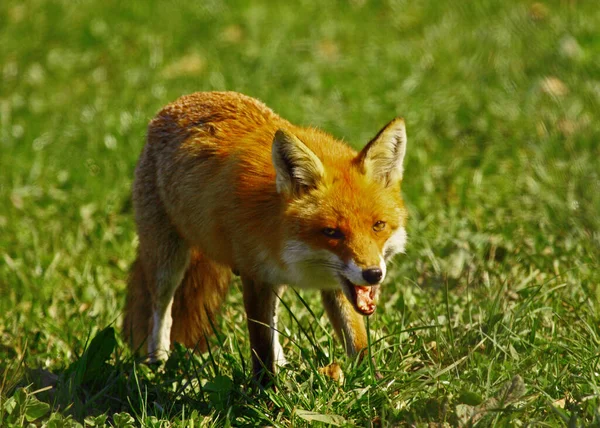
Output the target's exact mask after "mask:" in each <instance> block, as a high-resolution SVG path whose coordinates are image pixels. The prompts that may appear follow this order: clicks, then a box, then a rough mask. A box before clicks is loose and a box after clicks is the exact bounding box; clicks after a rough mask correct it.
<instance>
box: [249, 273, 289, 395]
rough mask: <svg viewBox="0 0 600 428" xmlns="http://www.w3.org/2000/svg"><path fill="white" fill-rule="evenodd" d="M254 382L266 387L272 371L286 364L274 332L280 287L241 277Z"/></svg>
mask: <svg viewBox="0 0 600 428" xmlns="http://www.w3.org/2000/svg"><path fill="white" fill-rule="evenodd" d="M242 284H243V287H244V307H245V309H246V316H247V319H248V332H249V333H250V347H251V352H252V368H253V371H254V379H255V380H256V381H258V383H259V384H260V385H261V386H263V387H266V386H268V385H270V383H271V376H272V374H273V373H275V367H276V366H281V365H284V364H285V363H286V361H285V357H284V356H283V349H282V348H281V344H280V343H279V333H278V332H277V308H278V306H279V299H280V297H281V294H282V293H283V291H284V287H283V286H275V287H274V286H271V285H270V284H262V283H258V282H255V281H253V280H251V279H249V278H245V277H244V276H243V275H242Z"/></svg>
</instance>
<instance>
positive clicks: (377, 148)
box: [357, 117, 406, 187]
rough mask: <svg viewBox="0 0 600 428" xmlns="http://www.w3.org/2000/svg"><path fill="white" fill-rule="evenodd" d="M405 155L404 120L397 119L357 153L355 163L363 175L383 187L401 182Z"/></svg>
mask: <svg viewBox="0 0 600 428" xmlns="http://www.w3.org/2000/svg"><path fill="white" fill-rule="evenodd" d="M405 154H406V127H405V126H404V119H402V118H399V117H397V118H396V119H394V120H392V121H391V122H390V123H388V124H387V125H385V126H384V127H383V129H382V130H381V131H379V133H378V134H377V135H376V136H375V138H373V139H372V140H371V141H370V142H369V144H367V145H366V146H365V148H364V149H362V151H361V152H360V153H359V155H358V157H357V161H358V164H359V167H360V168H361V170H362V172H363V173H364V174H365V175H368V176H370V177H373V178H374V179H375V180H377V181H380V182H382V183H383V184H385V186H386V187H387V186H390V185H393V184H396V183H398V182H400V180H402V173H403V170H404V168H403V166H402V164H403V162H404V155H405Z"/></svg>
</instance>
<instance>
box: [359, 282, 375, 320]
mask: <svg viewBox="0 0 600 428" xmlns="http://www.w3.org/2000/svg"><path fill="white" fill-rule="evenodd" d="M375 291H376V289H375V287H374V286H371V287H366V286H364V285H355V286H354V293H355V295H356V302H355V303H356V307H357V308H358V310H359V311H360V312H362V313H363V314H365V315H371V314H372V313H373V312H374V311H375Z"/></svg>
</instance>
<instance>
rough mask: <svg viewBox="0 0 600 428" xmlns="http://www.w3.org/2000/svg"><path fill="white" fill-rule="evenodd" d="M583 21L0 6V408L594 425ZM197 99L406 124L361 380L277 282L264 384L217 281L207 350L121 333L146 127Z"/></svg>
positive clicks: (34, 3) (344, 130)
mask: <svg viewBox="0 0 600 428" xmlns="http://www.w3.org/2000/svg"><path fill="white" fill-rule="evenodd" d="M599 23H600V8H598V5H597V4H596V2H593V1H575V0H573V1H558V0H556V1H548V2H545V3H541V2H531V1H527V2H526V1H500V0H497V1H496V0H485V1H478V2H456V1H454V2H450V1H435V0H426V1H419V2H408V1H392V0H389V1H383V2H376V1H367V0H352V1H348V2H343V1H331V2H313V1H300V2H294V3H292V2H290V3H289V4H288V3H283V2H279V3H275V2H269V1H267V0H260V1H258V0H257V1H251V2H250V1H248V2H245V1H239V0H238V1H231V2H223V1H219V0H209V1H202V2H201V1H198V2H194V1H182V0H174V1H169V2H166V1H163V2H159V1H141V0H132V1H128V2H119V1H116V0H106V1H103V2H99V1H91V0H78V1H72V0H23V1H19V0H4V1H2V2H0V150H1V151H0V171H1V172H0V425H1V426H21V425H26V424H28V423H34V424H36V425H41V424H47V426H56V427H58V426H77V425H78V424H79V425H78V426H81V425H86V426H102V425H103V424H110V425H114V426H119V427H126V426H139V425H144V426H213V425H215V426H239V425H242V426H248V425H256V426H264V425H272V426H281V427H285V426H290V425H293V426H309V425H310V426H313V425H316V424H321V425H323V426H336V425H337V426H370V425H371V426H394V425H417V426H427V425H428V424H430V423H436V424H440V425H442V424H445V425H450V426H457V425H469V424H475V425H478V426H491V425H507V426H508V425H510V426H512V425H541V426H556V425H567V424H572V426H576V425H592V424H596V425H598V424H600V374H599V373H600V316H599V313H598V311H599V309H600V216H599V213H600V120H599V118H600V25H599ZM208 90H235V91H239V92H243V93H245V94H248V95H251V96H254V97H257V98H259V99H261V100H262V101H264V102H265V103H266V104H267V105H269V106H270V107H272V108H273V109H274V110H275V111H276V112H278V113H279V114H281V115H282V116H283V117H285V118H287V119H289V120H291V121H292V122H294V123H297V124H302V125H311V126H318V127H321V128H323V129H325V130H326V131H328V132H330V133H332V134H333V135H335V136H337V137H339V138H343V139H344V140H346V141H348V142H349V143H350V144H352V145H353V146H355V147H356V148H360V147H361V146H362V145H363V144H365V143H366V142H367V141H368V139H369V138H370V137H372V136H373V135H374V134H375V132H376V131H377V130H378V129H379V128H380V127H381V126H383V125H384V124H385V123H387V122H388V121H389V120H390V119H392V118H393V117H394V116H397V115H400V116H403V117H404V118H405V119H406V123H407V130H408V135H409V145H408V153H407V159H406V168H405V174H404V182H403V186H402V192H403V195H404V198H405V200H406V203H407V207H408V210H409V215H410V219H409V223H408V227H407V229H408V234H409V244H408V247H407V252H406V254H405V255H401V256H398V257H396V258H395V260H394V263H393V266H392V267H391V273H390V275H389V277H388V279H387V281H386V284H385V286H384V287H383V291H382V297H381V302H380V306H379V308H378V311H377V312H376V314H375V315H373V316H372V317H371V318H369V325H370V332H371V335H370V342H371V346H370V353H371V355H372V356H373V360H374V361H375V363H376V366H377V369H378V370H379V372H380V374H381V375H382V376H381V377H379V376H375V370H374V367H373V366H372V365H371V364H368V363H362V364H359V363H358V362H357V361H353V360H351V359H349V358H347V357H346V356H345V355H344V353H343V351H342V347H341V346H340V344H339V343H336V341H335V339H334V338H333V333H332V330H331V328H330V327H329V326H328V323H327V320H326V317H325V313H324V309H323V308H322V306H321V305H320V304H319V299H318V294H317V293H311V292H304V291H303V292H296V291H295V290H293V289H292V290H289V291H288V293H287V294H286V296H285V297H284V305H283V306H284V307H283V308H282V309H283V310H282V316H281V317H280V318H281V319H280V329H281V332H282V336H284V338H283V347H284V350H285V351H286V354H287V358H288V360H289V361H290V364H289V366H287V367H286V368H285V369H284V370H282V372H281V373H280V374H279V375H278V377H277V379H276V383H277V386H278V388H277V390H276V391H273V390H266V391H262V392H261V391H257V390H256V388H254V386H253V384H252V382H251V369H250V367H249V359H250V350H249V342H248V338H247V333H246V327H245V315H244V312H243V308H242V306H243V305H242V303H241V288H240V284H239V283H238V282H234V283H233V285H232V287H231V293H230V294H229V297H228V300H227V302H226V304H225V305H224V307H223V311H222V316H221V317H220V318H219V320H218V323H217V325H216V326H215V327H216V329H217V330H218V332H219V334H218V335H217V336H216V337H215V338H213V339H212V343H213V346H212V348H211V351H210V352H209V353H206V354H203V355H194V356H191V355H190V354H189V352H188V351H187V350H185V349H183V348H181V347H179V348H177V349H176V350H175V351H174V352H173V354H172V356H171V358H170V359H169V361H168V362H167V364H166V365H165V366H164V367H162V368H157V367H152V366H148V365H146V364H143V362H141V361H139V360H136V359H135V358H134V357H133V356H132V354H131V352H130V351H129V349H128V348H127V346H126V345H125V344H124V343H123V340H122V338H121V336H120V326H121V322H122V310H123V306H124V298H125V283H126V278H127V274H128V270H129V266H130V264H131V262H132V261H133V259H134V257H135V251H136V245H137V241H136V235H135V228H134V223H133V213H132V206H131V190H130V189H131V183H132V178H133V171H134V167H135V163H136V159H137V157H138V155H139V153H140V150H141V148H142V146H143V144H144V137H145V131H146V126H147V123H148V121H149V120H150V119H151V118H152V117H153V115H154V114H155V113H156V112H157V111H158V110H159V109H160V108H161V106H163V105H165V104H166V103H168V102H170V101H173V100H174V99H176V98H177V97H179V96H180V95H183V94H186V93H191V92H195V91H208ZM334 362H335V363H337V364H339V365H340V367H341V370H342V372H343V374H344V378H343V380H340V381H335V380H334V379H332V378H330V377H329V376H327V374H325V373H323V370H319V369H322V368H323V367H325V366H327V365H328V364H331V363H334Z"/></svg>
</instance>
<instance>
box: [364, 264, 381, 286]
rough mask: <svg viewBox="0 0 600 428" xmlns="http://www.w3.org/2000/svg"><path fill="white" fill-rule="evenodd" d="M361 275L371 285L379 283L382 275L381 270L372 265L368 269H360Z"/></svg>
mask: <svg viewBox="0 0 600 428" xmlns="http://www.w3.org/2000/svg"><path fill="white" fill-rule="evenodd" d="M362 276H363V278H364V279H365V281H367V282H368V283H369V284H371V285H375V284H379V281H381V277H382V276H383V272H382V271H381V269H380V268H378V267H372V268H368V269H364V270H363V271H362Z"/></svg>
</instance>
